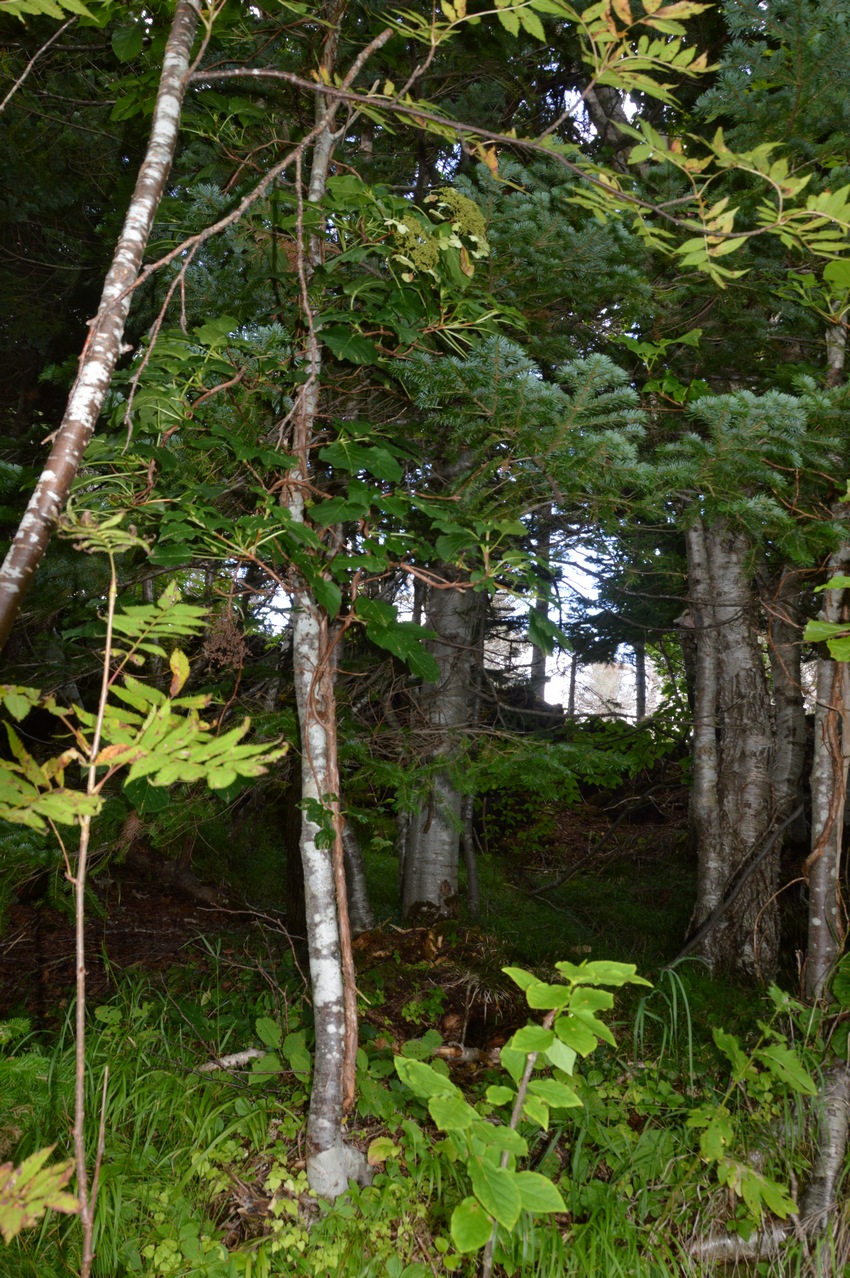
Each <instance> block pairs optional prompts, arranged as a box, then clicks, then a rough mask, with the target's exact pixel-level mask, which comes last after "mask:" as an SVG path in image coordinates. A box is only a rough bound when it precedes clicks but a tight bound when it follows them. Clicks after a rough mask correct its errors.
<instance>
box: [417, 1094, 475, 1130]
mask: <svg viewBox="0 0 850 1278" xmlns="http://www.w3.org/2000/svg"><path fill="white" fill-rule="evenodd" d="M428 1112H429V1113H430V1115H431V1117H432V1118H433V1120H434V1122H435V1123H436V1125H437V1127H438V1128H439V1129H440V1131H441V1132H458V1131H463V1130H464V1129H465V1128H467V1127H471V1126H472V1124H473V1123H474V1122H475V1121H476V1120H477V1119H478V1115H477V1114H476V1112H475V1110H474V1109H473V1108H472V1106H471V1105H470V1104H469V1103H468V1102H467V1101H465V1100H464V1099H463V1097H462V1096H461V1095H460V1094H459V1093H457V1094H456V1095H454V1096H432V1097H431V1099H430V1100H429V1101H428Z"/></svg>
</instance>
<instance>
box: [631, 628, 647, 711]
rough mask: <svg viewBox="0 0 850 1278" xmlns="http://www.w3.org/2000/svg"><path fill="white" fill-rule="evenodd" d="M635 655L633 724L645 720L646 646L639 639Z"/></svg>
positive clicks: (634, 649)
mask: <svg viewBox="0 0 850 1278" xmlns="http://www.w3.org/2000/svg"><path fill="white" fill-rule="evenodd" d="M633 651H634V654H635V722H636V723H642V722H643V720H644V719H645V718H646V644H645V643H644V642H643V640H642V639H639V640H638V641H637V642H636V643H635V645H634V648H633Z"/></svg>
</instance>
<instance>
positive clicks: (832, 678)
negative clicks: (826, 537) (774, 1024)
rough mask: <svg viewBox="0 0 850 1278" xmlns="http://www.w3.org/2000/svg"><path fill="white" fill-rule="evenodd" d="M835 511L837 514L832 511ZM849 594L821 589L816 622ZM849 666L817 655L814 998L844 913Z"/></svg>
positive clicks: (834, 616)
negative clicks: (841, 885) (841, 887)
mask: <svg viewBox="0 0 850 1278" xmlns="http://www.w3.org/2000/svg"><path fill="white" fill-rule="evenodd" d="M836 513H838V512H836ZM828 572H829V576H830V577H835V576H838V575H839V574H842V575H847V574H850V545H845V546H840V547H839V549H838V550H837V551H836V552H835V554H833V555H832V556H831V557H830V560H829V568H828ZM847 596H848V592H847V591H846V590H843V589H839V590H827V591H824V594H823V596H822V607H821V612H820V620H822V621H845V620H847V618H848V616H850V609H848V597H847ZM848 756H850V665H848V663H847V662H845V661H833V660H832V658H831V657H829V656H828V655H823V656H820V657H819V658H818V664H817V699H816V704H815V740H814V759H813V762H812V851H811V855H810V856H809V859H808V861H807V868H808V871H809V940H808V957H807V960H806V992H807V994H808V995H809V996H810V997H811V998H817V997H818V995H819V994H820V992H821V990H822V989H823V985H824V982H825V981H826V980H827V978H828V977H829V974H830V972H831V970H832V968H833V966H834V964H835V962H836V959H837V958H838V955H839V954H840V952H841V947H842V944H843V940H844V925H845V918H844V911H843V909H842V907H841V899H840V892H839V876H840V873H841V851H842V842H843V838H844V810H845V803H846V791H847V769H848V762H850V757H848Z"/></svg>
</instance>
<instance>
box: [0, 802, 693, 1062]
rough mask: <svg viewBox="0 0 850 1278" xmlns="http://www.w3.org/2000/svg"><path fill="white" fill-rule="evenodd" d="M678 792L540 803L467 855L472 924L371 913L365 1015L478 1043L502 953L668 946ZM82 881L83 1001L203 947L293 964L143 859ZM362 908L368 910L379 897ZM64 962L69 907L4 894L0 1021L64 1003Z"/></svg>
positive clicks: (183, 964) (542, 954)
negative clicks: (541, 817) (496, 841)
mask: <svg viewBox="0 0 850 1278" xmlns="http://www.w3.org/2000/svg"><path fill="white" fill-rule="evenodd" d="M686 798H687V796H686V792H685V791H684V789H683V787H681V786H677V785H675V784H672V783H671V784H658V785H655V786H654V787H652V788H651V790H650V793H649V794H648V795H646V794H644V795H643V796H641V795H640V794H638V795H637V797H635V796H632V795H629V794H622V795H617V794H615V795H613V796H612V795H611V794H608V795H605V796H602V797H600V799H599V801H598V802H594V801H592V800H591V801H588V802H586V803H583V804H581V805H579V806H576V807H572V808H561V809H557V810H553V811H552V812H550V813H548V814H547V817H546V821H545V823H544V828H543V829H542V830H541V831H540V832H538V834H537V835H536V836H535V838H533V839H530V840H529V839H518V840H517V841H516V847H515V849H514V851H513V855H508V854H507V853H506V849H505V846H504V841H503V842H502V845H501V846H500V847H499V850H498V853H497V854H490V855H485V856H484V857H483V858H482V911H481V919H480V925H467V924H464V923H460V922H459V923H454V922H450V923H449V924H446V925H440V926H438V927H436V928H404V927H401V926H399V925H398V923H397V921H396V920H394V919H393V918H392V916H391V915H390V914H389V913H387V916H386V917H385V918H384V919H383V921H382V922H381V924H380V925H379V927H377V928H376V929H375V930H374V932H372V933H369V934H367V935H365V936H363V937H361V938H360V939H359V940H358V941H357V942H356V951H357V964H358V970H359V971H360V973H361V976H362V980H363V992H364V994H365V995H366V997H367V1000H369V1001H371V1003H372V1004H373V1005H374V1006H375V1008H376V1013H375V1015H376V1019H377V1018H378V1016H379V1015H380V1017H382V1018H385V1019H389V1020H397V1021H398V1020H401V1021H402V1022H404V1021H411V1022H413V1021H417V1020H422V1019H426V1015H425V1014H428V1015H430V1016H431V1017H432V1020H433V1022H434V1023H437V1026H438V1028H440V1029H441V1031H445V1030H446V1029H447V1028H453V1029H454V1030H455V1031H457V1026H458V1023H459V1021H462V1022H463V1033H464V1036H466V1035H467V1034H469V1035H470V1036H472V1037H475V1038H478V1040H479V1043H480V1041H481V1039H482V1037H489V1036H490V1035H491V1034H492V1033H494V1032H496V1026H495V1024H494V1022H495V1021H497V1020H502V1019H504V1018H503V1017H502V1016H500V1015H499V1014H498V1009H499V1006H500V1005H501V1004H502V1003H504V1004H505V1006H504V1014H505V1016H507V1018H508V1019H512V1017H511V1011H509V1007H508V1005H511V1004H513V1003H514V1002H515V1001H516V1000H515V998H514V994H515V993H516V991H515V989H514V987H512V986H511V985H510V983H509V982H507V981H506V980H505V978H504V977H503V976H502V975H501V967H502V966H503V965H505V964H508V963H510V962H512V961H517V960H518V961H521V962H533V961H537V962H540V961H543V962H546V961H548V962H552V961H554V960H555V959H558V958H570V959H573V960H580V959H581V958H582V957H585V956H589V955H590V954H591V953H592V954H593V956H594V957H617V958H621V959H622V958H627V957H631V953H630V952H631V951H633V950H637V951H638V953H637V954H636V956H635V957H634V959H633V961H638V962H640V961H641V959H643V960H645V961H647V962H654V961H657V959H658V958H661V959H662V961H663V960H664V959H666V958H669V957H672V956H673V955H672V954H667V953H665V950H667V949H669V948H670V945H675V933H674V932H673V931H671V924H670V917H671V912H672V916H673V918H674V920H676V922H675V923H674V927H675V926H681V921H682V919H683V918H685V919H686V915H687V908H688V907H687V904H685V910H684V914H683V911H682V903H681V901H679V902H678V907H677V908H675V909H673V908H672V905H673V901H672V898H673V896H674V894H676V893H679V894H681V893H680V889H681V885H682V879H683V874H684V875H685V877H686V878H687V877H688V875H689V871H688V869H687V866H686V865H684V862H686V861H687V853H686V851H685V850H683V849H684V840H685V833H684V831H685V826H686ZM603 802H604V804H605V806H604V807H602V806H601V804H602V803H603ZM541 835H543V836H544V837H541ZM491 839H492V833H491ZM383 877H384V882H386V876H385V875H384V876H383ZM90 885H91V889H90V904H89V909H88V923H87V926H86V975H87V989H88V998H89V1001H90V1004H91V1005H92V1006H96V1005H97V1003H98V1002H100V1001H103V1000H105V999H107V998H108V997H110V996H111V994H112V993H113V992H114V990H115V988H116V986H117V983H118V981H119V979H120V976H121V974H122V972H125V971H130V972H132V973H135V974H143V973H144V974H147V975H149V976H152V977H154V979H157V978H163V979H165V978H166V977H167V975H168V974H169V973H170V972H173V971H174V970H175V969H184V970H185V969H193V970H195V971H197V969H198V968H199V967H203V966H204V965H205V962H206V959H208V958H212V957H213V955H214V956H215V960H216V962H221V960H222V959H223V960H224V961H225V963H232V964H233V965H234V966H239V965H240V963H241V962H243V961H244V962H247V963H250V964H252V965H254V966H256V965H260V966H261V967H267V968H268V969H269V971H271V970H272V969H273V967H274V965H275V962H276V961H277V959H279V958H280V956H281V951H289V950H291V951H292V952H293V953H294V954H296V959H297V938H295V939H293V938H290V937H289V936H288V934H287V933H286V930H285V928H284V926H283V923H282V921H281V916H279V915H276V914H272V913H266V912H263V911H253V910H250V909H245V910H242V909H234V908H225V907H224V906H223V905H220V906H217V905H215V904H213V903H212V900H213V899H214V894H213V893H210V897H211V903H210V904H205V903H203V902H200V901H198V900H197V899H194V898H193V897H192V896H190V895H189V894H187V893H186V892H185V891H183V890H181V889H180V888H179V887H176V886H175V885H174V884H173V883H170V882H168V881H167V879H166V877H165V876H164V875H157V874H156V871H155V870H154V871H153V872H152V871H151V868H150V866H144V865H140V864H131V863H128V862H124V863H121V862H113V863H111V864H110V865H108V866H107V867H106V868H105V869H104V870H103V871H102V872H101V873H98V874H96V875H94V876H93V877H92V879H91V880H90ZM223 899H224V898H222V900H223ZM376 904H377V912H378V915H379V917H380V916H381V912H382V907H383V905H384V903H383V902H381V901H378V902H377V903H376ZM74 968H75V960H74V929H73V918H72V916H71V912H70V908H57V906H56V905H53V904H51V902H50V899H49V897H47V896H41V897H39V898H35V899H32V898H25V899H21V900H19V901H17V902H16V903H15V904H13V905H12V907H11V909H10V912H9V916H8V920H7V925H6V928H5V930H4V934H3V936H2V939H0V1019H3V1018H5V1017H9V1016H12V1015H18V1016H21V1015H23V1016H27V1017H29V1018H30V1019H31V1020H32V1022H33V1025H34V1027H35V1028H36V1029H38V1030H42V1031H44V1030H51V1029H54V1028H55V1027H56V1026H57V1024H58V1023H59V1022H60V1021H61V1020H62V1019H63V1018H64V1016H65V1014H66V1011H67V1008H68V1006H69V1004H70V1003H71V1001H72V998H73V989H74ZM166 983H167V982H166ZM378 1008H380V1013H378V1011H377V1009H378ZM511 1010H515V1009H513V1008H511ZM516 1010H521V1009H516ZM367 1019H369V1014H368V1012H367Z"/></svg>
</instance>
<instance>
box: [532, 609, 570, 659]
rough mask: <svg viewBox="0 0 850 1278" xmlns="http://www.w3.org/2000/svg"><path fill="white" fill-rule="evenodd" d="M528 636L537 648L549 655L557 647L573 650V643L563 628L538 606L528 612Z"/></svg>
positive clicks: (568, 650) (567, 650) (566, 650)
mask: <svg viewBox="0 0 850 1278" xmlns="http://www.w3.org/2000/svg"><path fill="white" fill-rule="evenodd" d="M528 638H529V642H531V643H533V644H534V646H535V648H540V649H541V651H543V652H545V653H546V654H547V655H551V654H552V653H553V652H554V651H555V649H556V647H560V648H561V649H562V650H563V651H564V652H572V644H571V643H570V641H569V639H568V637H567V636H566V635H565V634H564V632H563V630H561V628H560V627H559V626H556V625H555V623H554V621H550V619H549V618H548V617H547V616H545V614H544V613H542V612H538V611H537V609H536V608H532V609H531V610H530V611H529V614H528Z"/></svg>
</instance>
